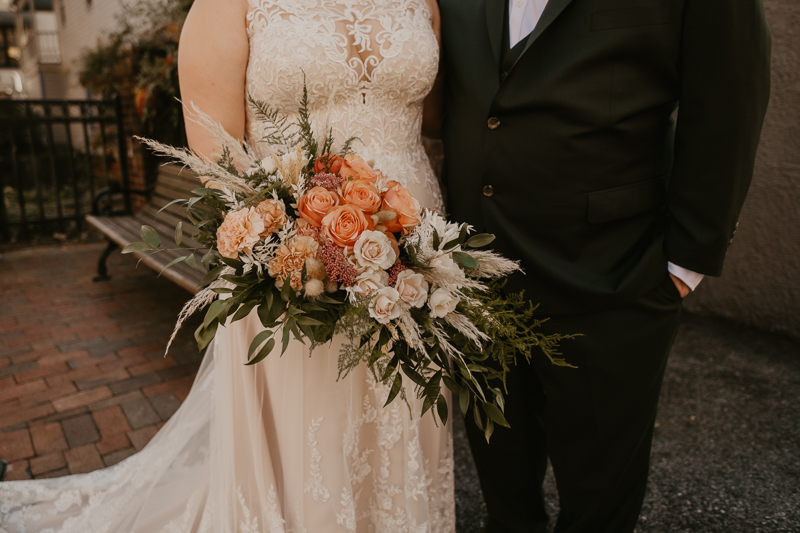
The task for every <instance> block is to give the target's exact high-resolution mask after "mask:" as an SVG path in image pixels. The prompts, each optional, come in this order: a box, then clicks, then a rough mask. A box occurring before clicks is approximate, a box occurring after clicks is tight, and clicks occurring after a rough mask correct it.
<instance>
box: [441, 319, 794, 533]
mask: <svg viewBox="0 0 800 533" xmlns="http://www.w3.org/2000/svg"><path fill="white" fill-rule="evenodd" d="M455 455H456V509H457V516H458V527H457V529H458V533H477V532H478V531H480V529H481V528H482V527H483V522H484V518H485V513H486V509H485V506H484V504H483V500H482V496H481V492H480V487H479V485H478V479H477V473H476V471H475V465H474V463H473V462H472V457H471V455H470V452H469V445H468V444H467V441H466V435H465V433H464V429H463V422H461V420H460V417H458V420H457V422H456V425H455ZM651 459H652V460H651V469H650V483H649V487H648V491H647V495H646V497H645V503H644V508H643V510H642V514H641V516H640V519H639V524H638V526H637V529H636V531H637V533H689V532H692V533H694V532H708V533H711V532H713V533H800V345H798V344H797V343H795V342H793V341H790V340H787V339H785V338H782V337H778V336H774V335H770V334H767V333H763V332H760V331H756V330H751V329H747V328H743V327H741V326H738V325H736V324H732V323H728V322H723V321H719V320H714V319H708V318H702V317H697V316H691V315H688V316H685V317H684V319H683V322H682V325H681V328H680V331H679V333H678V337H677V339H676V342H675V346H674V348H673V350H672V355H671V357H670V361H669V366H668V368H667V373H666V377H665V381H664V387H663V390H662V394H661V403H660V407H659V414H658V420H657V423H656V433H655V439H654V441H653V452H652V458H651ZM545 488H546V493H547V504H548V508H549V510H550V515H551V517H553V518H555V516H556V515H557V514H558V496H557V492H556V489H555V480H554V478H553V475H552V471H550V472H548V476H547V478H546V480H545ZM552 522H554V520H552V521H551V524H552Z"/></svg>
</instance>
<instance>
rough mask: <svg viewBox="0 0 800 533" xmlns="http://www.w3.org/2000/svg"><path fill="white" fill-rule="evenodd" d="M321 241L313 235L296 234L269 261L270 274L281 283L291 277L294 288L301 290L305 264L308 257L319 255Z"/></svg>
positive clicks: (290, 281) (290, 280)
mask: <svg viewBox="0 0 800 533" xmlns="http://www.w3.org/2000/svg"><path fill="white" fill-rule="evenodd" d="M318 250H319V243H318V242H317V241H315V240H314V239H313V238H311V237H306V236H303V235H300V236H296V237H294V238H293V239H292V240H290V241H289V242H288V243H287V244H281V245H280V246H279V247H278V250H277V252H275V257H274V258H273V259H272V261H270V262H269V265H268V271H269V275H270V276H272V277H273V278H275V279H276V281H277V282H278V283H281V282H282V281H284V280H285V279H286V278H289V283H290V284H291V286H292V288H293V289H294V290H296V291H299V290H300V289H302V288H303V280H302V275H303V265H304V264H305V262H306V259H310V258H314V257H316V256H317V251H318Z"/></svg>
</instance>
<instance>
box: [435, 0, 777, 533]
mask: <svg viewBox="0 0 800 533" xmlns="http://www.w3.org/2000/svg"><path fill="white" fill-rule="evenodd" d="M439 3H440V8H441V18H442V41H443V50H444V55H443V74H444V77H445V89H444V92H445V96H444V98H445V123H444V129H443V139H444V143H445V165H446V168H445V183H446V185H447V193H448V208H449V211H450V213H451V214H452V216H453V218H454V219H455V220H460V221H468V222H470V223H471V224H473V225H474V226H475V227H476V228H477V229H478V230H479V231H486V232H489V233H494V234H495V235H496V236H497V240H496V241H495V248H496V250H497V251H499V252H501V253H503V254H505V255H507V256H509V257H511V258H516V259H519V260H521V262H522V266H523V268H524V269H525V272H526V275H525V276H519V277H518V278H516V279H513V280H512V281H511V282H510V283H509V285H508V286H507V288H508V289H509V290H522V289H524V290H525V291H526V295H527V296H529V297H530V298H531V299H532V300H533V301H535V302H540V303H541V307H540V308H539V309H540V314H541V316H550V317H552V320H550V321H549V322H547V323H546V325H545V331H544V332H546V333H547V332H552V331H554V332H560V333H582V334H583V335H584V336H583V337H580V338H578V339H576V340H571V341H565V342H564V343H563V345H562V351H563V356H564V357H565V358H566V360H567V361H568V362H569V363H571V364H573V365H575V366H577V368H576V369H575V368H564V367H557V366H553V365H551V364H550V363H549V362H548V361H547V359H546V358H545V357H544V356H542V355H541V354H537V353H534V354H533V359H532V364H531V365H527V364H521V365H519V366H518V367H517V368H515V369H514V371H513V372H512V375H511V379H510V380H509V384H508V386H509V396H508V398H507V404H506V418H507V419H508V421H509V423H510V424H511V429H506V428H498V429H497V430H496V431H495V433H494V435H493V436H492V439H491V444H490V445H487V444H486V441H485V439H484V436H483V432H482V431H480V430H479V429H478V428H477V427H475V425H474V423H473V422H472V421H471V418H472V417H467V420H468V432H469V436H470V442H471V445H472V451H473V454H474V457H475V461H476V463H477V466H478V473H479V476H480V482H481V487H482V488H483V494H484V497H485V498H486V503H487V507H488V511H489V521H488V525H487V529H486V530H487V532H490V533H496V532H513V533H517V532H539V531H545V530H546V524H547V521H548V517H547V514H546V512H545V506H544V502H543V498H542V479H543V477H544V474H545V469H546V466H547V458H548V457H549V458H550V461H551V463H552V465H553V469H554V472H555V476H556V481H557V485H558V492H559V499H560V508H561V512H560V514H559V516H558V520H557V523H556V531H557V532H563V533H579V532H580V533H620V532H630V531H633V529H634V526H635V524H636V522H637V519H638V515H639V512H640V510H641V506H642V500H643V497H644V492H645V487H646V484H647V474H648V465H649V455H650V443H651V440H652V436H653V425H654V421H655V416H656V407H657V403H658V397H659V391H660V387H661V382H662V378H663V375H664V368H665V366H666V363H667V356H668V354H669V350H670V347H671V345H672V342H673V339H674V337H675V333H676V330H677V327H678V322H679V317H680V312H681V298H682V297H683V296H685V295H686V294H687V293H688V292H689V291H690V289H693V288H694V287H695V286H696V285H697V284H698V283H699V282H700V280H701V279H702V277H703V276H704V275H710V276H719V275H720V273H721V271H722V263H723V261H724V259H725V253H726V250H727V247H728V245H729V243H730V241H731V239H732V238H733V234H734V232H735V228H736V225H737V218H738V216H739V211H740V209H741V207H742V203H743V202H744V199H745V195H746V194H747V189H748V186H749V184H750V179H751V176H752V172H753V163H754V158H755V153H756V146H757V145H758V139H759V135H760V130H761V124H762V120H763V117H764V113H765V109H766V107H767V101H768V97H769V63H770V34H769V29H768V27H767V24H766V21H765V18H764V11H763V6H762V3H761V0H439ZM676 108H677V109H678V116H677V123H676V121H675V118H674V117H675V114H674V112H675V110H676ZM676 124H677V126H676ZM549 328H552V329H549Z"/></svg>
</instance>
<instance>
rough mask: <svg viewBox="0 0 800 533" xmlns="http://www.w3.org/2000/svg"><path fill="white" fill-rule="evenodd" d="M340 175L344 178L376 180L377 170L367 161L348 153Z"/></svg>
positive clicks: (343, 161)
mask: <svg viewBox="0 0 800 533" xmlns="http://www.w3.org/2000/svg"><path fill="white" fill-rule="evenodd" d="M339 175H340V176H341V177H342V178H344V179H348V178H353V179H362V180H367V181H371V182H374V181H375V179H376V174H375V171H374V170H372V167H370V166H369V165H368V164H367V162H366V161H364V160H363V159H361V158H360V157H356V156H355V155H353V154H347V155H346V156H344V159H343V160H342V168H340V169H339Z"/></svg>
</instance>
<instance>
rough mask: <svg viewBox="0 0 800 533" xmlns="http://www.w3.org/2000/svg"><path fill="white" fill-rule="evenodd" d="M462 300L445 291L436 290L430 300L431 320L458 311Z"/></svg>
mask: <svg viewBox="0 0 800 533" xmlns="http://www.w3.org/2000/svg"><path fill="white" fill-rule="evenodd" d="M459 301H460V298H459V297H458V296H454V295H453V294H451V293H450V292H448V291H446V290H444V289H436V290H435V291H433V293H431V297H430V298H429V299H428V307H430V308H431V318H442V317H444V316H446V315H448V314H450V313H452V312H453V311H455V310H456V306H457V305H458V302H459Z"/></svg>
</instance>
